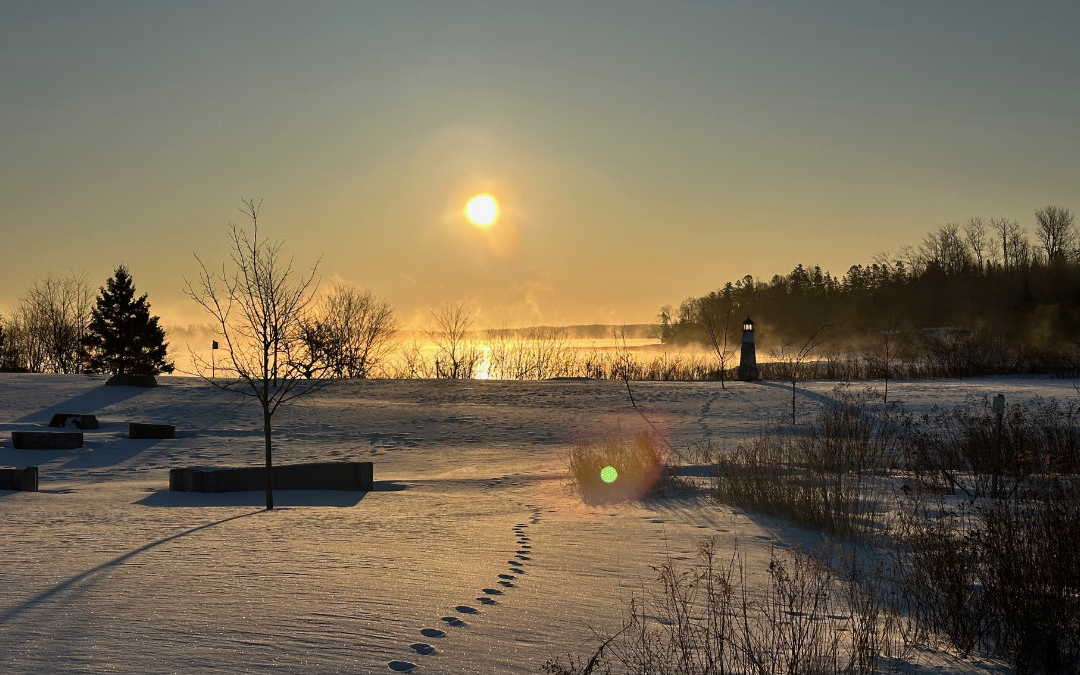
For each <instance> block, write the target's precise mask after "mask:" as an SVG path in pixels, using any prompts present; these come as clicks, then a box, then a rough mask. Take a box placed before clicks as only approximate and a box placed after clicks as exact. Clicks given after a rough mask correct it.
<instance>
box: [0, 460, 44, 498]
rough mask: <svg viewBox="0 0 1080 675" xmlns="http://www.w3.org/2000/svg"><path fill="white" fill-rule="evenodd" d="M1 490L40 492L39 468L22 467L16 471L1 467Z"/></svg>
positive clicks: (15, 469)
mask: <svg viewBox="0 0 1080 675" xmlns="http://www.w3.org/2000/svg"><path fill="white" fill-rule="evenodd" d="M0 490H19V491H22V492H37V491H38V468H37V467H36V466H20V467H16V468H14V469H12V468H8V467H0Z"/></svg>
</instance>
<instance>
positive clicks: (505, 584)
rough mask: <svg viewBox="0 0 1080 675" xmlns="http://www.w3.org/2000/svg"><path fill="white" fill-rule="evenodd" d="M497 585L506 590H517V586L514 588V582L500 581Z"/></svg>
mask: <svg viewBox="0 0 1080 675" xmlns="http://www.w3.org/2000/svg"><path fill="white" fill-rule="evenodd" d="M499 585H500V586H506V587H507V588H517V586H515V585H514V582H512V581H500V582H499Z"/></svg>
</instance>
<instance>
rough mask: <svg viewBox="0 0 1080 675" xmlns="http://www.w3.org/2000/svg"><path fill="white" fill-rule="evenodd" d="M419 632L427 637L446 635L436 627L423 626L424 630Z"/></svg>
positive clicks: (442, 636)
mask: <svg viewBox="0 0 1080 675" xmlns="http://www.w3.org/2000/svg"><path fill="white" fill-rule="evenodd" d="M420 634H421V635H423V636H424V637H429V638H444V637H446V633H444V632H443V631H441V630H439V629H438V628H425V629H424V630H422V631H420Z"/></svg>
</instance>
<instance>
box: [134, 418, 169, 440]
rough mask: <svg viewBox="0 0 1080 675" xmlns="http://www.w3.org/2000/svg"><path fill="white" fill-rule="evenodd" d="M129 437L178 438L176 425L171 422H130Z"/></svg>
mask: <svg viewBox="0 0 1080 675" xmlns="http://www.w3.org/2000/svg"><path fill="white" fill-rule="evenodd" d="M128 438H176V427H175V426H173V425H171V424H139V423H137V422H131V423H130V424H128Z"/></svg>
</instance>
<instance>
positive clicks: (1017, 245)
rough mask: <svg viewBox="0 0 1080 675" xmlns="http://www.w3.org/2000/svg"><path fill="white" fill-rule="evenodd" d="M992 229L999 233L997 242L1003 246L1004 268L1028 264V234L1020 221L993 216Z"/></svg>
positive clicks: (1002, 261) (1002, 262)
mask: <svg viewBox="0 0 1080 675" xmlns="http://www.w3.org/2000/svg"><path fill="white" fill-rule="evenodd" d="M990 229H991V230H993V232H994V233H995V234H996V235H997V238H996V239H995V242H996V243H997V245H998V246H999V247H1000V248H1001V266H1002V267H1003V268H1004V269H1012V268H1014V267H1019V266H1021V263H1023V264H1026V259H1027V255H1028V251H1027V248H1028V245H1027V235H1026V234H1025V233H1024V231H1023V230H1022V229H1021V228H1020V223H1018V222H1016V221H1015V220H1013V219H1011V218H1004V217H999V218H991V219H990ZM1018 249H1019V250H1018Z"/></svg>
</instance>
